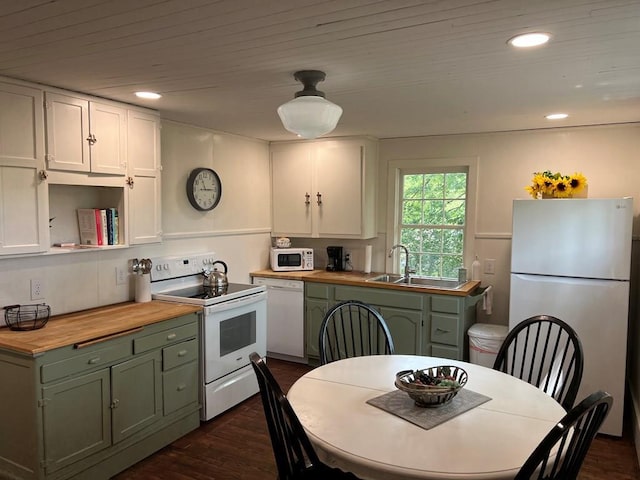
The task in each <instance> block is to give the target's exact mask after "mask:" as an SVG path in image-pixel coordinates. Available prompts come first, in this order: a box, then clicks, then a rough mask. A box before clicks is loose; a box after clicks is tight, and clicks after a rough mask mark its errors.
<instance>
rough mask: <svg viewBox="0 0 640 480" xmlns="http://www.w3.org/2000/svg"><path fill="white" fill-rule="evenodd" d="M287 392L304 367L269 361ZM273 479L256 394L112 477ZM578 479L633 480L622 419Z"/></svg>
mask: <svg viewBox="0 0 640 480" xmlns="http://www.w3.org/2000/svg"><path fill="white" fill-rule="evenodd" d="M268 363H269V367H270V368H271V370H272V371H273V374H274V376H275V377H276V379H277V380H278V382H279V383H280V385H281V386H282V388H283V390H285V391H287V390H288V389H289V387H290V386H291V385H292V384H293V383H294V382H295V381H296V379H298V378H299V377H300V376H301V375H303V374H304V373H305V372H307V371H308V370H309V367H307V366H305V365H300V364H296V363H290V362H283V361H280V360H275V359H270V360H269V362H268ZM276 478H277V473H276V467H275V463H274V460H273V452H272V450H271V443H270V440H269V435H268V433H267V426H266V423H265V420H264V413H263V411H262V404H261V403H260V398H259V396H258V395H255V396H253V397H252V398H250V399H248V400H246V401H245V402H243V403H242V404H240V405H238V406H236V407H234V408H233V409H231V410H229V411H227V412H225V413H224V414H222V415H220V416H218V417H216V418H214V419H213V420H210V421H209V422H205V423H203V424H201V426H200V428H198V429H197V430H195V431H193V432H191V433H189V434H188V435H186V436H184V437H182V438H181V439H179V440H177V441H176V442H174V443H173V444H171V445H169V446H167V447H165V448H163V449H162V450H160V451H159V452H157V453H155V454H154V455H152V456H150V457H148V458H146V459H145V460H143V461H141V462H139V463H137V464H136V465H134V466H132V467H131V468H129V469H128V470H125V471H124V472H122V473H120V474H119V475H117V476H116V477H114V479H115V480H143V479H144V480H156V479H157V480H161V479H162V480H188V479H197V480H204V479H207V480H267V479H273V480H275V479H276ZM579 479H580V480H596V479H606V480H639V479H640V469H639V468H638V461H637V458H636V453H635V447H634V444H633V439H632V437H631V432H630V428H628V422H627V424H626V425H625V432H624V434H623V437H622V438H617V437H608V436H598V437H597V438H596V439H595V441H594V443H593V445H592V447H591V449H590V451H589V454H588V456H587V458H586V460H585V463H584V466H583V468H582V471H581V474H580V476H579Z"/></svg>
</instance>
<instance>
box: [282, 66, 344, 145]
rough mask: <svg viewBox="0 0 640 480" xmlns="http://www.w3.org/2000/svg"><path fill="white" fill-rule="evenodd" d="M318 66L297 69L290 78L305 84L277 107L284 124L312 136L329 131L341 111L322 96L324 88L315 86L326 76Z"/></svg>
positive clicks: (309, 137) (290, 129) (299, 134)
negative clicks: (318, 88) (321, 89)
mask: <svg viewBox="0 0 640 480" xmlns="http://www.w3.org/2000/svg"><path fill="white" fill-rule="evenodd" d="M325 77H326V75H325V73H324V72H321V71H319V70H300V71H299V72H296V73H294V75H293V78H295V79H296V80H297V81H299V82H300V83H302V85H303V86H304V88H303V89H302V90H300V91H299V92H296V95H295V98H294V99H293V100H290V101H288V102H287V103H284V104H282V105H280V106H279V107H278V115H279V116H280V120H282V124H283V125H284V128H286V129H287V130H289V131H290V132H292V133H295V134H296V135H298V136H299V137H302V138H306V139H312V138H317V137H319V136H320V135H324V134H326V133H329V132H331V131H332V130H333V129H334V128H336V125H337V124H338V120H340V116H341V115H342V108H341V107H339V106H338V105H336V104H335V103H332V102H330V101H329V100H327V99H326V98H324V92H321V91H319V90H317V89H316V85H317V83H318V82H321V81H323V80H324V79H325Z"/></svg>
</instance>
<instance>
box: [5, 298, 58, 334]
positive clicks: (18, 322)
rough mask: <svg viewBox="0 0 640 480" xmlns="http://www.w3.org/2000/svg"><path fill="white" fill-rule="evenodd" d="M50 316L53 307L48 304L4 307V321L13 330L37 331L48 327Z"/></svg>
mask: <svg viewBox="0 0 640 480" xmlns="http://www.w3.org/2000/svg"><path fill="white" fill-rule="evenodd" d="M50 315H51V307H50V306H49V305H47V304H46V303H39V304H35V305H9V306H6V307H4V319H5V322H6V323H7V325H8V326H9V328H10V329H11V330H37V329H38V328H42V327H44V326H45V325H46V323H47V321H48V320H49V316H50Z"/></svg>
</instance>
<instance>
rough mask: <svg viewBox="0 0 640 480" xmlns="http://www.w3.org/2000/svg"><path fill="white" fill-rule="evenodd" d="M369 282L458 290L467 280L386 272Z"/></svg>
mask: <svg viewBox="0 0 640 480" xmlns="http://www.w3.org/2000/svg"><path fill="white" fill-rule="evenodd" d="M367 281H368V282H380V283H394V284H396V285H406V286H408V287H425V288H442V289H448V290H457V289H458V288H460V287H462V286H463V285H464V284H465V283H467V282H466V281H464V282H460V281H458V280H448V279H444V278H433V277H422V276H419V275H415V276H409V277H405V276H404V275H399V274H397V273H385V274H383V275H378V276H377V277H373V278H370V279H369V280H367Z"/></svg>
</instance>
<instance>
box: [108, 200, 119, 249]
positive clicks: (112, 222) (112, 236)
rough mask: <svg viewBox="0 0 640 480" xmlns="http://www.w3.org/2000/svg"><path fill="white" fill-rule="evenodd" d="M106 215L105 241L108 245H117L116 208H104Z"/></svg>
mask: <svg viewBox="0 0 640 480" xmlns="http://www.w3.org/2000/svg"><path fill="white" fill-rule="evenodd" d="M106 216H107V241H108V243H109V245H118V240H119V239H118V210H116V209H115V208H107V209H106Z"/></svg>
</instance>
